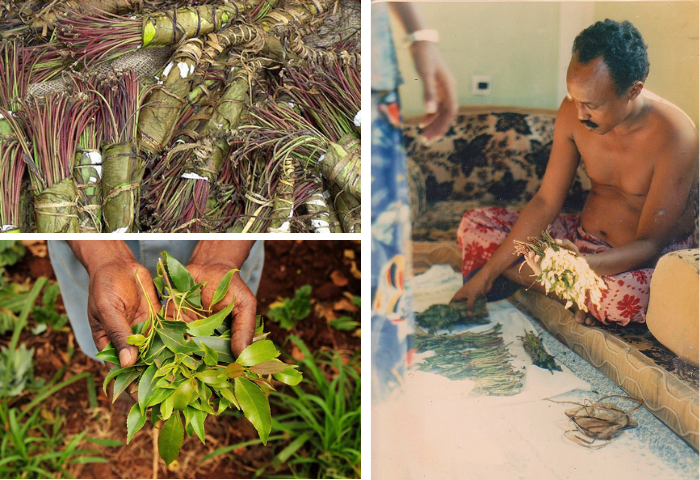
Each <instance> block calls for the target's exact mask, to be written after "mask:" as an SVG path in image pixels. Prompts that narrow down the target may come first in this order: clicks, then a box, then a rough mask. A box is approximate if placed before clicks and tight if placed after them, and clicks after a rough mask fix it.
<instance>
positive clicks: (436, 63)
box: [389, 2, 457, 142]
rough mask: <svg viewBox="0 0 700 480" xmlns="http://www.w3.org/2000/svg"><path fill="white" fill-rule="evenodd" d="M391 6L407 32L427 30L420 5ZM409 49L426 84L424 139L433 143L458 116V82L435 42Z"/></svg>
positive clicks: (422, 121)
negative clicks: (456, 83) (456, 84)
mask: <svg viewBox="0 0 700 480" xmlns="http://www.w3.org/2000/svg"><path fill="white" fill-rule="evenodd" d="M389 6H390V7H391V9H392V10H393V12H394V13H395V14H396V16H397V17H398V19H399V21H400V23H401V25H402V26H403V28H404V30H405V31H406V32H407V33H413V32H416V31H418V30H424V29H426V28H428V26H427V25H426V24H425V22H424V21H423V17H422V16H421V14H420V10H419V9H418V6H417V5H415V4H413V3H410V2H401V3H391V4H389ZM410 49H411V55H412V56H413V63H414V64H415V67H416V71H417V72H418V75H419V76H420V77H421V80H422V81H423V100H424V102H425V112H426V114H427V115H426V116H425V117H424V118H423V119H422V120H421V122H420V127H421V128H422V129H423V132H422V136H423V137H424V138H425V140H426V141H428V142H430V141H432V140H434V139H436V138H438V137H441V136H443V135H444V134H445V133H446V132H447V130H448V129H449V128H450V125H451V124H452V121H453V120H454V117H455V115H456V114H457V92H456V86H455V80H454V77H453V76H452V73H451V72H450V70H449V69H448V68H447V66H446V65H445V62H444V61H443V59H442V55H441V54H440V50H439V49H438V48H437V46H436V45H435V44H434V43H432V42H428V41H417V42H414V43H413V44H411V46H410Z"/></svg>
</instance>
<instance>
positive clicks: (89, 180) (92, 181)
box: [88, 177, 97, 183]
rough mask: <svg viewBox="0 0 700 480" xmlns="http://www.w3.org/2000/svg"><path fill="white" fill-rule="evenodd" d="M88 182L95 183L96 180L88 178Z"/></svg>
mask: <svg viewBox="0 0 700 480" xmlns="http://www.w3.org/2000/svg"><path fill="white" fill-rule="evenodd" d="M88 182H90V183H97V179H96V178H95V177H90V178H88Z"/></svg>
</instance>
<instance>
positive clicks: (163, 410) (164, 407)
mask: <svg viewBox="0 0 700 480" xmlns="http://www.w3.org/2000/svg"><path fill="white" fill-rule="evenodd" d="M174 405H175V395H170V396H169V397H166V399H165V400H163V403H161V404H160V416H161V417H163V420H167V419H169V418H170V415H172V414H173V406H174Z"/></svg>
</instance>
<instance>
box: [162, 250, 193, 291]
mask: <svg viewBox="0 0 700 480" xmlns="http://www.w3.org/2000/svg"><path fill="white" fill-rule="evenodd" d="M160 254H161V256H162V257H163V260H164V261H165V270H166V272H167V273H168V277H169V278H170V283H171V284H172V286H173V287H174V288H176V289H177V290H178V291H180V292H187V291H188V290H189V289H191V288H192V287H193V286H194V279H193V278H192V275H191V274H190V272H189V271H187V269H186V268H185V267H184V266H183V265H182V264H181V263H180V262H178V261H177V260H176V259H174V258H173V257H171V256H170V255H169V254H168V252H161V253H160Z"/></svg>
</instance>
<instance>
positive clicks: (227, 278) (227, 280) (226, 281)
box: [209, 269, 239, 308]
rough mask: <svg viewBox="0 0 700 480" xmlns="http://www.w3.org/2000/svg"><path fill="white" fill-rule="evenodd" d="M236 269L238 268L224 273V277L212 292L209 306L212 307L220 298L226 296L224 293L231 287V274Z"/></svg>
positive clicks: (236, 270)
mask: <svg viewBox="0 0 700 480" xmlns="http://www.w3.org/2000/svg"><path fill="white" fill-rule="evenodd" d="M238 271H239V270H238V269H233V270H230V271H229V272H228V273H227V274H226V275H224V278H222V279H221V281H220V282H219V286H218V287H216V291H215V292H214V297H213V298H212V300H211V305H210V306H209V308H211V307H213V306H214V305H216V304H217V303H219V302H220V301H221V300H223V299H224V297H226V293H228V289H229V288H230V287H231V280H232V279H233V274H234V273H236V272H238ZM231 303H233V302H231Z"/></svg>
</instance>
